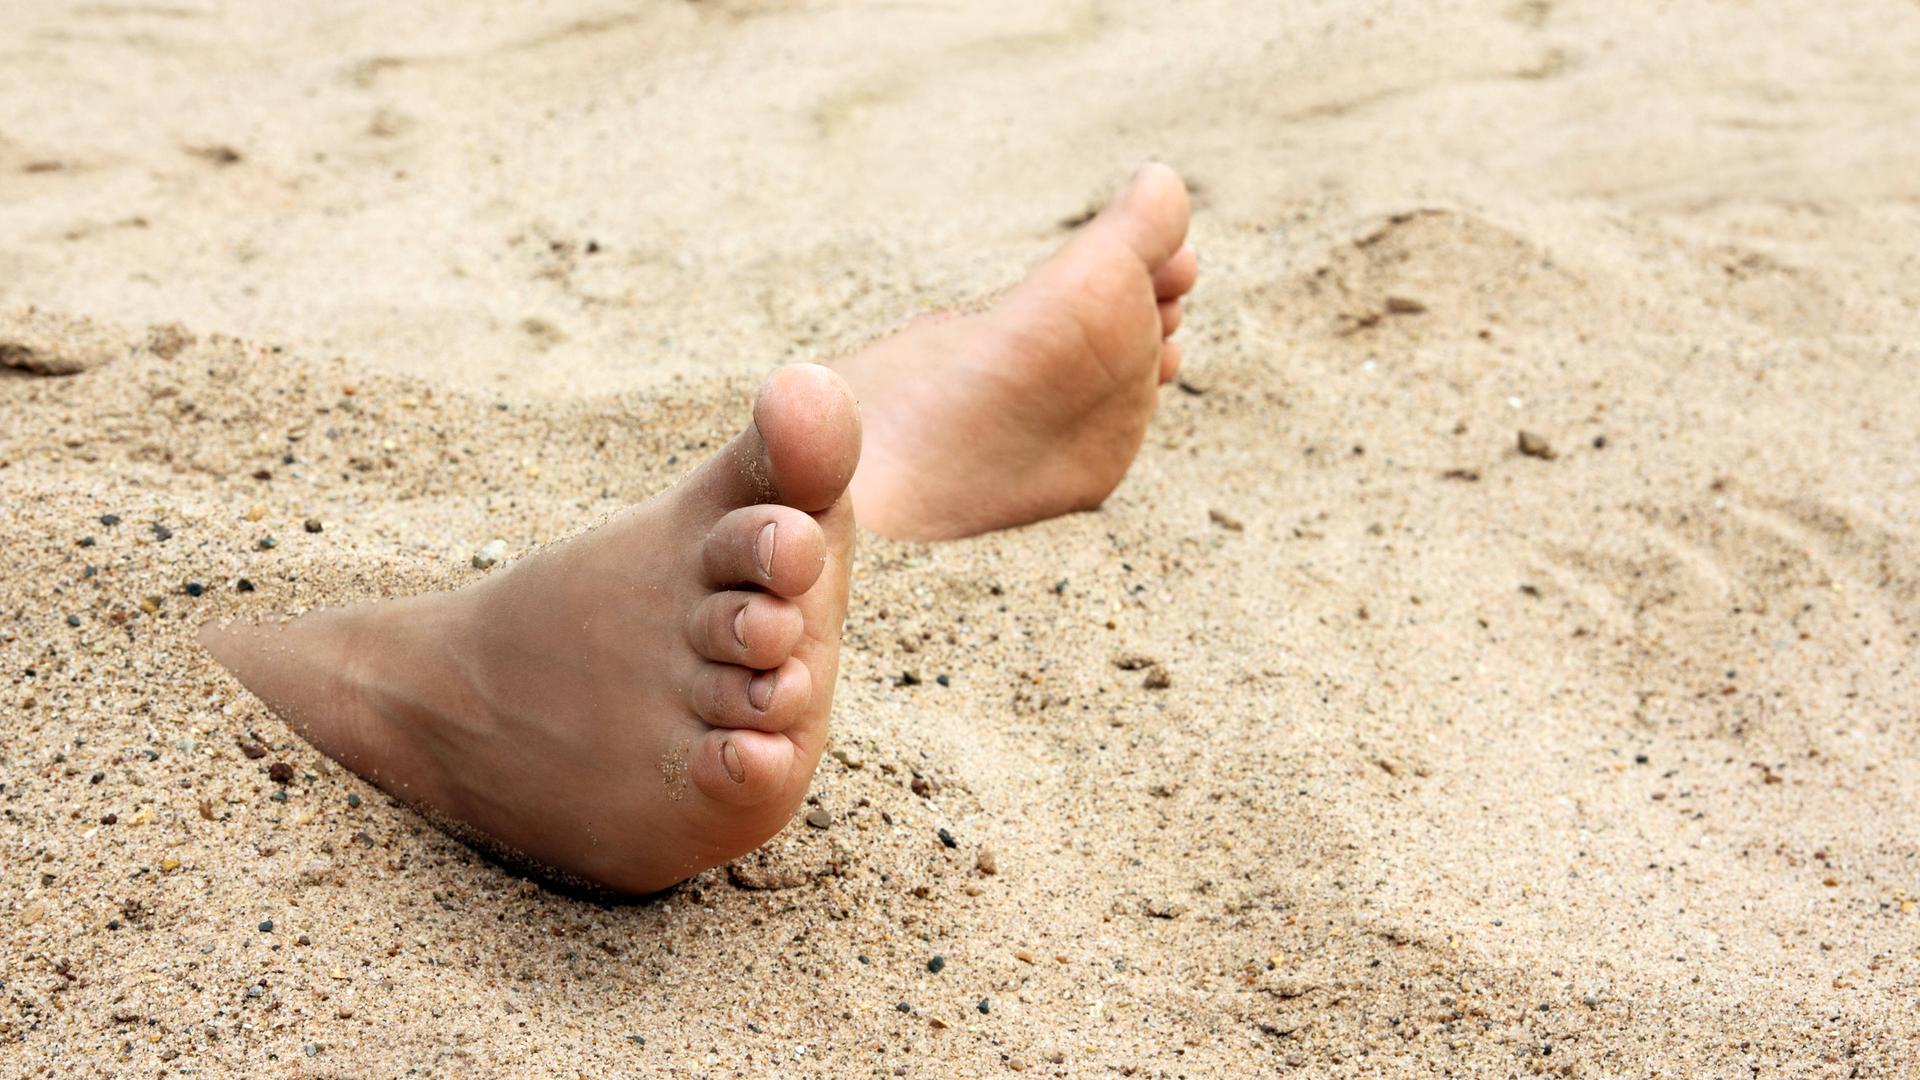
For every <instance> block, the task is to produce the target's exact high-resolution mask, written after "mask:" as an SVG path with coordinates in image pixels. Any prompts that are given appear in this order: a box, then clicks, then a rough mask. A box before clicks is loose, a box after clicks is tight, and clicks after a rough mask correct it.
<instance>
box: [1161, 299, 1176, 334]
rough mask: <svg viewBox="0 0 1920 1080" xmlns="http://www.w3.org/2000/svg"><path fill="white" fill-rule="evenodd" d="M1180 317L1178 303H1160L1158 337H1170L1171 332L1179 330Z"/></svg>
mask: <svg viewBox="0 0 1920 1080" xmlns="http://www.w3.org/2000/svg"><path fill="white" fill-rule="evenodd" d="M1180 316H1181V310H1180V301H1178V300H1162V301H1160V336H1161V337H1172V336H1173V332H1174V331H1175V330H1178V329H1180Z"/></svg>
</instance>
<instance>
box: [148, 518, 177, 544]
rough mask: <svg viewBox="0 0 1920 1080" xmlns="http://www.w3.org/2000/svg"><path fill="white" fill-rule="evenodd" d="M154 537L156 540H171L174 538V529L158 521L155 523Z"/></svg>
mask: <svg viewBox="0 0 1920 1080" xmlns="http://www.w3.org/2000/svg"><path fill="white" fill-rule="evenodd" d="M153 538H154V539H155V540H171V539H173V530H172V529H169V528H167V527H166V526H165V525H162V524H160V523H159V522H157V521H156V522H154V523H153Z"/></svg>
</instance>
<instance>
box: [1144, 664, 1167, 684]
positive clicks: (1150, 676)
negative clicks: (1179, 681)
mask: <svg viewBox="0 0 1920 1080" xmlns="http://www.w3.org/2000/svg"><path fill="white" fill-rule="evenodd" d="M1140 685H1141V686H1144V687H1146V688H1147V689H1149V690H1165V689H1166V688H1167V687H1169V686H1172V685H1173V676H1172V675H1170V674H1168V673H1167V669H1166V668H1164V667H1162V666H1160V665H1159V664H1155V665H1153V666H1152V667H1150V668H1148V669H1147V677H1146V678H1144V679H1142V680H1140Z"/></svg>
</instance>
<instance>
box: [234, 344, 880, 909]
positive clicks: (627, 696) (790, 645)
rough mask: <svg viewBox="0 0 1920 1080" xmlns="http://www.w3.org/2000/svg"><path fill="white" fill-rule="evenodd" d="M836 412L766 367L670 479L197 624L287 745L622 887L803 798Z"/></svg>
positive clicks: (826, 641)
mask: <svg viewBox="0 0 1920 1080" xmlns="http://www.w3.org/2000/svg"><path fill="white" fill-rule="evenodd" d="M859 456H860V421H859V417H858V414H857V412H856V409H855V406H854V403H853V399H852V398H851V396H850V395H849V394H848V392H847V388H846V387H845V385H843V384H842V383H841V381H840V380H839V379H838V378H837V377H835V376H834V375H833V373H832V372H830V371H827V370H826V369H824V368H820V367H811V366H800V367H791V368H785V369H783V370H781V371H779V372H776V373H775V374H774V375H773V376H772V377H771V378H770V379H768V381H767V382H766V384H765V385H764V386H763V387H762V388H761V390H760V396H759V399H758V401H757V402H756V403H755V405H754V412H753V426H752V427H751V428H749V429H748V430H747V431H746V432H745V433H743V434H742V435H740V436H739V437H738V438H736V439H734V440H733V441H732V442H731V443H729V444H728V445H727V446H726V447H725V448H724V449H722V450H721V451H720V452H719V453H718V454H716V455H715V456H714V457H713V458H712V459H711V460H709V461H707V462H706V463H705V464H704V465H703V466H701V467H700V468H699V469H698V470H696V471H695V472H694V473H693V474H692V475H691V476H689V477H688V478H687V479H686V480H685V481H683V482H682V483H680V484H679V485H678V486H676V487H674V488H673V489H672V490H670V491H668V492H666V493H665V494H663V495H661V496H659V497H658V498H655V499H653V500H651V501H649V502H647V503H645V504H643V505H640V506H636V507H632V508H629V509H628V510H626V511H624V512H623V513H621V514H620V515H619V516H617V517H615V518H614V519H613V520H611V521H609V522H607V523H606V524H605V525H602V526H600V527H599V528H597V529H594V530H592V531H591V532H588V533H585V534H584V535H581V536H579V537H576V538H575V539H573V540H570V541H567V542H566V543H563V544H558V545H556V546H554V547H551V548H548V549H545V550H542V551H540V552H537V553H535V554H533V555H530V556H528V557H526V558H524V559H521V560H519V561H518V562H515V563H514V564H512V565H511V566H510V567H509V568H508V569H507V570H505V571H503V572H499V573H496V574H494V575H492V576H490V577H488V578H486V579H484V580H482V581H480V582H477V583H475V584H474V585H472V586H469V587H467V588H463V589H460V590H458V591H455V592H450V593H435V594H431V595H427V596H418V597H413V598H409V599H403V600H394V601H387V602H383V603H375V604H367V605H363V606H359V607H351V608H344V609H337V610H331V611H321V612H316V613H313V614H309V615H305V616H302V617H300V618H297V619H294V620H292V621H291V622H288V623H285V624H281V625H274V626H267V627H233V628H217V627H208V628H206V629H205V630H203V631H202V634H201V640H202V641H203V642H205V644H206V645H207V647H208V648H209V649H211V650H212V652H213V654H214V656H215V657H217V658H218V659H219V660H220V662H221V663H223V664H225V665H226V666H227V667H228V668H229V669H230V670H231V671H232V672H233V673H234V674H235V675H236V676H237V677H238V678H239V679H240V681H241V682H243V683H245V684H246V686H247V688H248V689H250V690H252V691H253V692H254V693H256V694H258V695H259V696H260V697H261V698H262V699H263V700H265V701H266V703H267V704H268V705H269V706H270V707H272V708H273V710H274V711H275V712H277V713H279V714H280V716H281V717H282V718H284V719H285V720H286V721H287V722H288V723H289V724H290V725H291V726H292V727H293V728H294V730H296V731H298V732H300V733H301V734H302V735H304V736H305V737H306V738H307V740H308V741H310V742H312V743H313V744H314V745H315V746H316V747H319V748H320V749H321V750H322V751H324V752H325V753H327V754H328V755H329V756H331V757H333V758H335V759H336V760H338V761H340V762H341V763H342V764H344V765H346V766H347V767H349V768H351V769H353V770H354V771H355V772H358V773H360V774H361V775H362V776H365V777H367V778H368V779H369V780H371V781H373V782H374V783H376V784H378V785H380V786H381V787H383V788H385V789H386V790H387V791H388V792H390V793H392V794H393V795H395V796H397V797H399V798H401V799H404V800H406V801H407V802H410V803H413V804H415V805H416V806H419V807H421V808H422V809H423V810H425V811H427V812H429V813H430V814H432V815H434V816H436V817H439V818H441V819H443V820H447V821H450V822H453V823H458V824H460V825H463V826H466V827H468V828H470V829H472V830H475V831H477V832H478V833H480V834H483V835H484V836H485V837H486V838H488V839H490V840H491V841H493V842H494V843H496V844H498V845H500V846H501V847H503V848H505V849H507V850H508V851H509V852H511V853H513V854H516V855H519V856H522V857H525V858H527V859H530V860H533V861H535V862H537V863H540V864H543V865H545V866H547V867H550V868H552V869H555V870H559V871H562V872H564V873H566V874H569V875H572V876H574V877H576V878H580V879H584V880H586V881H590V882H594V883H596V884H598V885H601V886H605V887H608V888H612V889H615V890H619V891H622V892H629V893H643V892H651V891H654V890H657V889H661V888H665V887H666V886H668V885H671V884H673V883H674V882H677V881H681V880H683V879H685V878H687V877H690V876H692V875H693V874H695V873H698V872H699V871H701V870H704V869H706V868H707V867H710V866H714V865H717V864H718V863H721V862H723V861H725V860H727V859H730V858H733V857H734V856H737V855H740V854H743V853H745V852H747V851H750V850H752V849H754V848H756V847H758V846H759V845H760V844H761V843H763V842H764V841H766V840H767V838H768V837H771V836H772V835H773V834H774V833H775V832H777V831H779V830H780V828H781V827H782V826H784V825H785V824H786V823H787V821H788V819H789V818H790V817H791V816H792V814H793V811H794V808H795V807H796V806H798V805H799V803H800V801H801V799H802V798H804V797H805V795H806V792H807V785H808V781H809V780H810V779H811V777H812V776H813V770H814V767H815V766H816V765H817V764H818V763H819V760H820V752H821V749H822V747H823V745H824V743H825V741H826V734H827V713H828V709H829V705H830V704H831V701H832V698H833V685H834V677H835V674H836V672H837V670H838V666H839V644H840V623H841V620H842V618H844V616H845V614H846V605H847V561H848V557H849V555H850V554H851V551H852V546H853V513H852V508H851V504H850V502H849V500H848V499H847V498H846V495H845V491H846V486H847V481H848V478H849V477H851V476H852V474H853V471H854V466H855V464H856V463H857V462H858V460H859Z"/></svg>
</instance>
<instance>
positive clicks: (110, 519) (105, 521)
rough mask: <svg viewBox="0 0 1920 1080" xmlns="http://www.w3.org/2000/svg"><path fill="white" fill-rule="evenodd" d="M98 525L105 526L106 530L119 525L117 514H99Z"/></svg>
mask: <svg viewBox="0 0 1920 1080" xmlns="http://www.w3.org/2000/svg"><path fill="white" fill-rule="evenodd" d="M100 524H102V525H105V526H106V527H107V528H109V529H111V528H113V527H114V526H115V525H118V524H120V515H119V514H101V515H100Z"/></svg>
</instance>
